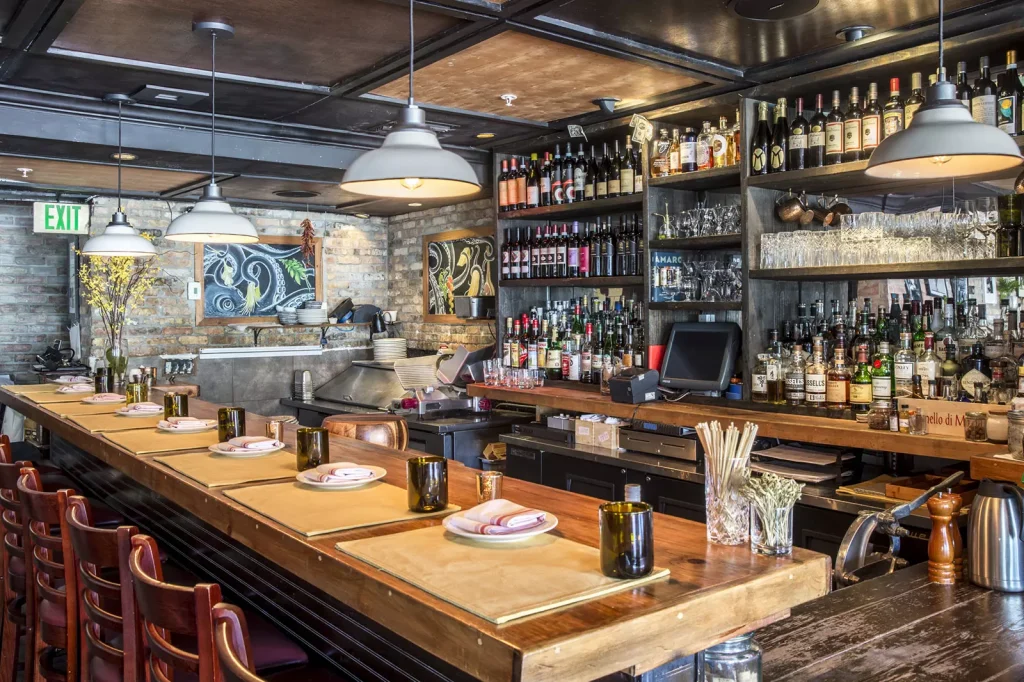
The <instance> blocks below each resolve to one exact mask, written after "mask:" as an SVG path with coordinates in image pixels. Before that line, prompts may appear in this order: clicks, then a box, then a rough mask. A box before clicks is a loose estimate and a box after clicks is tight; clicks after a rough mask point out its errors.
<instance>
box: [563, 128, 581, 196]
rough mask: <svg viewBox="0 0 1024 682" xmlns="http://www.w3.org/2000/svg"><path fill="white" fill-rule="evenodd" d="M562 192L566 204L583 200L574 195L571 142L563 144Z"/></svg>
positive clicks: (574, 177) (574, 166)
mask: <svg viewBox="0 0 1024 682" xmlns="http://www.w3.org/2000/svg"><path fill="white" fill-rule="evenodd" d="M580 144H582V143H580ZM562 194H563V195H564V197H565V203H567V204H574V203H576V202H577V201H583V197H577V196H576V164H575V163H574V162H573V156H572V144H567V145H565V158H564V159H562Z"/></svg>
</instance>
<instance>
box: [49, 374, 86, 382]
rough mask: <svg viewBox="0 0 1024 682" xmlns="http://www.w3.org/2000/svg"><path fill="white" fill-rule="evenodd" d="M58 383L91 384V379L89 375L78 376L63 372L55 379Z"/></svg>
mask: <svg viewBox="0 0 1024 682" xmlns="http://www.w3.org/2000/svg"><path fill="white" fill-rule="evenodd" d="M55 381H56V382H57V383H58V384H91V383H92V379H90V378H89V377H83V376H78V375H75V374H64V375H62V376H59V377H57V378H56V379H55Z"/></svg>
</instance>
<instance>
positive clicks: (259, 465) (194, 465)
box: [153, 450, 298, 488]
mask: <svg viewBox="0 0 1024 682" xmlns="http://www.w3.org/2000/svg"><path fill="white" fill-rule="evenodd" d="M153 459H154V460H156V461H157V462H160V463H161V464H164V465H166V466H169V467H170V468H172V469H174V470H175V471H177V472H178V473H181V474H184V475H185V476H188V477H189V478H191V479H192V480H193V481H197V482H199V483H202V484H203V485H205V486H206V487H207V488H219V487H220V486H225V485H239V484H241V483H254V482H256V481H272V480H274V479H278V478H292V479H294V478H295V474H297V473H298V468H297V465H296V462H295V453H293V452H288V451H287V450H280V451H278V452H274V453H272V454H269V455H266V456H265V457H255V458H253V459H239V458H237V457H225V456H224V455H218V454H216V453H213V452H190V453H188V454H185V455H161V456H159V457H154V458H153Z"/></svg>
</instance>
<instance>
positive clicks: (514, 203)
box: [505, 156, 526, 211]
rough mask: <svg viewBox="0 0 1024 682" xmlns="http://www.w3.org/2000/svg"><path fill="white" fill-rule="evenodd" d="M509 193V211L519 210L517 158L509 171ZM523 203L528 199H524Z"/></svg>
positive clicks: (507, 184)
mask: <svg viewBox="0 0 1024 682" xmlns="http://www.w3.org/2000/svg"><path fill="white" fill-rule="evenodd" d="M505 184H506V186H507V190H506V191H507V193H508V210H510V211H515V210H518V208H519V167H518V166H517V165H516V157H514V156H513V157H512V161H511V166H510V168H509V171H508V180H507V181H506V183H505ZM523 202H524V203H525V202H526V197H523Z"/></svg>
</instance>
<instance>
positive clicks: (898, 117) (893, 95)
mask: <svg viewBox="0 0 1024 682" xmlns="http://www.w3.org/2000/svg"><path fill="white" fill-rule="evenodd" d="M903 112H904V107H903V99H902V98H901V97H900V79H899V78H890V79H889V100H888V101H887V102H886V103H885V106H884V107H883V108H882V138H883V139H884V138H886V137H889V136H890V135H894V134H895V133H898V132H899V131H901V130H903V119H904V114H903Z"/></svg>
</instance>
